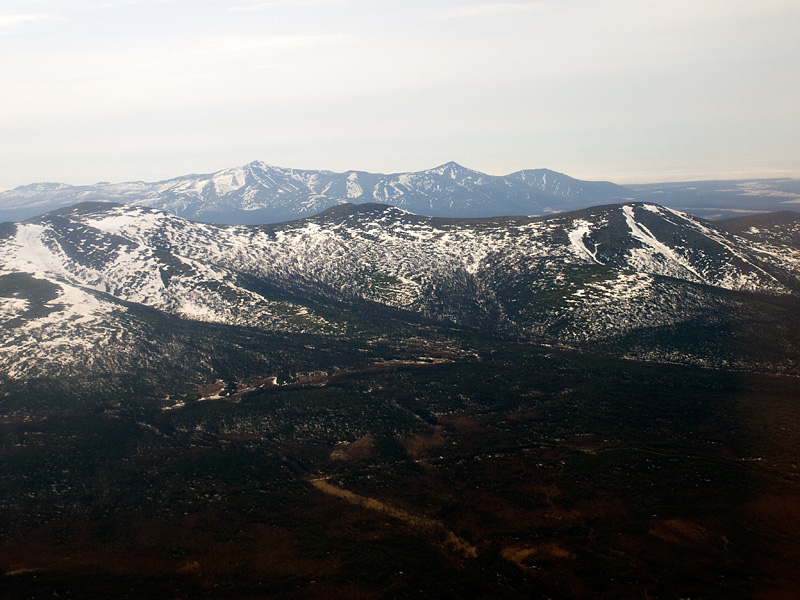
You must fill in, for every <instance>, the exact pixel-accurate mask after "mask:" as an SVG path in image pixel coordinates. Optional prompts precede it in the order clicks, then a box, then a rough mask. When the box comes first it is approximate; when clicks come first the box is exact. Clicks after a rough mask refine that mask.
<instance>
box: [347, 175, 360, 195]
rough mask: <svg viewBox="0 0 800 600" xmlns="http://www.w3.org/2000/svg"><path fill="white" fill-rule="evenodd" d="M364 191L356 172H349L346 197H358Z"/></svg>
mask: <svg viewBox="0 0 800 600" xmlns="http://www.w3.org/2000/svg"><path fill="white" fill-rule="evenodd" d="M363 193H364V190H363V189H362V188H361V185H360V184H359V183H358V173H350V174H349V175H348V176H347V197H348V198H350V199H353V198H359V197H360V196H361V195H362V194H363Z"/></svg>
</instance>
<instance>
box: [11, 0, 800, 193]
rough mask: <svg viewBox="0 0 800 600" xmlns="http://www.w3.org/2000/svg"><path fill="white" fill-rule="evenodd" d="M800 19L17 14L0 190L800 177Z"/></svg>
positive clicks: (88, 7)
mask: <svg viewBox="0 0 800 600" xmlns="http://www.w3.org/2000/svg"><path fill="white" fill-rule="evenodd" d="M798 32H800V2H798V0H759V1H757V2H756V1H755V0H668V1H667V0H665V1H661V0H653V1H649V0H552V1H551V0H542V1H539V2H513V1H512V2H470V1H468V0H464V1H456V0H452V1H450V0H425V1H421V0H420V1H417V0H403V1H399V0H398V1H395V0H369V1H366V0H364V1H362V0H267V1H261V0H73V1H70V2H64V1H63V0H2V2H0V81H2V87H0V90H1V91H2V100H1V101H0V140H1V141H2V144H0V152H1V153H2V162H1V163H0V165H2V166H1V167H0V189H9V188H11V187H15V186H17V185H21V184H27V183H32V182H39V181H61V182H66V183H73V184H85V183H94V182H96V181H101V180H106V181H128V180H137V179H141V180H148V181H149V180H158V179H166V178H170V177H174V176H178V175H183V174H187V173H205V172H213V171H216V170H219V169H223V168H227V167H232V166H238V165H242V164H245V163H248V162H251V161H253V160H263V161H266V162H267V163H270V164H273V165H278V166H284V167H296V168H308V169H328V170H333V171H345V170H349V169H357V170H366V171H378V172H384V173H393V172H401V171H415V170H422V169H426V168H430V167H434V166H436V165H439V164H441V163H444V162H447V161H449V160H455V161H456V162H458V163H460V164H462V165H464V166H467V167H470V168H473V169H477V170H480V171H484V172H487V173H492V174H506V173H510V172H513V171H516V170H519V169H525V168H539V167H546V168H550V169H554V170H557V171H561V172H564V173H567V174H569V175H572V176H574V177H578V178H581V179H605V180H611V181H615V182H618V183H632V182H648V181H668V180H672V181H675V180H694V179H704V178H732V177H737V176H741V177H754V176H786V175H788V176H795V177H800V37H798Z"/></svg>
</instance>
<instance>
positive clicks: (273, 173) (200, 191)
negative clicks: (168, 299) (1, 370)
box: [0, 162, 632, 224]
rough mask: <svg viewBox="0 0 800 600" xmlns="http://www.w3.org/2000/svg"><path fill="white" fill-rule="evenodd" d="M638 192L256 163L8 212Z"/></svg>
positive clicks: (40, 194) (47, 188) (542, 177)
mask: <svg viewBox="0 0 800 600" xmlns="http://www.w3.org/2000/svg"><path fill="white" fill-rule="evenodd" d="M631 196H632V194H631V193H630V192H629V191H628V190H626V189H625V188H623V187H620V186H618V185H615V184H613V183H606V182H588V181H579V180H577V179H573V178H571V177H568V176H566V175H562V174H561V173H556V172H554V171H549V170H547V169H535V170H525V171H519V172H517V173H512V174H511V175H507V176H504V177H501V176H493V175H486V174H484V173H480V172H478V171H473V170H471V169H466V168H464V167H462V166H460V165H457V164H456V163H453V162H450V163H447V164H445V165H441V166H439V167H437V168H435V169H429V170H427V171H421V172H417V173H397V174H392V175H383V174H376V173H367V172H363V171H348V172H346V173H333V172H331V171H310V170H297V169H286V168H281V167H274V166H270V165H267V164H265V163H263V162H253V163H250V164H249V165H246V166H244V167H237V168H233V169H225V170H223V171H219V172H217V173H212V174H209V175H187V176H183V177H177V178H175V179H170V180H167V181H160V182H156V183H145V182H132V183H119V184H112V183H98V184H95V185H90V186H68V185H64V184H51V183H45V184H34V185H29V186H23V187H19V188H16V189H14V190H10V191H7V192H3V193H0V219H7V220H21V219H25V218H28V217H31V216H35V215H39V214H42V213H44V212H47V211H48V210H53V209H56V208H59V207H63V206H69V205H72V204H75V203H78V202H89V201H91V202H121V203H126V204H131V205H134V206H146V207H150V208H156V209H159V210H163V211H166V212H169V213H171V214H174V215H178V216H182V217H184V218H187V219H192V220H195V221H203V222H207V223H227V224H258V223H273V222H278V221H286V220H290V219H297V218H301V217H306V216H311V215H313V214H316V213H318V212H320V211H321V210H324V209H326V208H329V207H331V206H335V205H337V204H342V203H355V204H361V203H365V202H382V203H385V204H391V205H394V206H398V207H400V208H403V209H405V210H408V211H410V212H413V213H416V214H422V215H429V216H448V217H485V216H496V215H543V214H548V213H552V212H560V211H564V210H572V209H575V208H581V207H585V206H590V205H594V204H601V203H608V202H611V201H620V200H621V199H623V198H630V197H631Z"/></svg>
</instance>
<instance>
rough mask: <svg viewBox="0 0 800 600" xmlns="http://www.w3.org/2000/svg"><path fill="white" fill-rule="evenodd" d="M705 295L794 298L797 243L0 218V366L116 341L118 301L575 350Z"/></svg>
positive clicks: (644, 222) (138, 212)
mask: <svg viewBox="0 0 800 600" xmlns="http://www.w3.org/2000/svg"><path fill="white" fill-rule="evenodd" d="M236 181H238V179H237V180H236ZM228 183H229V185H231V186H233V185H235V181H234V178H233V177H232V178H231V180H229V182H228ZM714 290H735V291H747V292H758V293H767V294H772V295H785V296H792V295H796V294H797V293H798V291H800V250H798V249H796V248H793V247H791V246H786V245H780V244H778V243H777V242H776V241H775V240H771V241H759V240H749V239H745V238H743V237H740V236H737V235H734V234H731V233H726V232H724V231H722V230H718V229H715V228H714V227H712V226H711V225H710V224H709V223H708V222H704V221H701V220H698V219H696V218H693V217H690V216H688V215H685V214H682V213H679V212H676V211H673V210H670V209H665V208H662V207H659V206H656V205H648V204H625V205H616V206H604V207H598V208H593V209H586V210H583V211H579V212H575V213H569V214H561V215H556V216H552V217H548V218H492V219H483V220H453V219H439V218H430V217H420V216H416V215H413V214H411V213H408V212H405V211H403V210H401V209H398V208H396V207H389V206H386V205H379V204H365V205H349V204H348V205H342V206H338V207H335V208H332V209H329V210H328V211H325V212H323V213H321V214H319V215H317V216H315V217H312V218H308V219H304V220H298V221H294V222H290V223H283V224H276V225H267V226H259V227H255V226H249V227H246V226H216V225H208V224H203V223H193V222H190V221H187V220H184V219H182V218H180V217H176V216H174V215H170V214H168V213H165V212H162V211H157V210H153V209H149V208H144V207H132V206H114V205H108V204H85V205H78V206H76V207H73V208H68V209H62V210H59V211H55V212H53V213H49V214H48V215H45V216H43V217H40V218H38V219H35V220H32V221H29V222H26V223H19V224H5V225H3V226H2V227H0V326H2V327H3V328H4V330H5V331H6V335H5V337H4V339H3V341H2V354H0V368H2V369H3V370H4V371H5V372H6V373H7V374H8V375H9V376H11V377H16V378H19V377H25V376H29V375H32V374H35V373H38V372H42V371H49V372H58V370H59V369H62V368H65V366H68V365H70V364H76V363H80V364H91V361H92V360H95V357H96V356H97V355H98V354H100V353H108V352H112V351H121V350H120V349H125V348H127V350H125V351H131V350H130V348H131V347H133V346H135V345H136V344H133V343H132V341H131V340H133V341H136V343H137V344H139V345H141V344H142V335H143V334H140V333H137V330H136V328H135V326H133V325H132V322H133V321H135V318H134V317H131V314H130V311H131V310H132V309H133V308H134V307H143V308H146V309H154V310H156V311H158V312H159V313H162V314H167V315H172V316H173V317H177V318H180V319H182V320H184V321H191V322H204V323H216V324H222V325H225V326H237V327H245V328H251V329H253V330H261V331H272V332H275V331H277V332H286V333H300V332H311V333H314V334H319V335H326V336H347V335H352V334H353V333H354V332H353V328H352V326H351V323H350V322H349V319H348V317H347V316H346V315H347V311H352V310H354V309H355V310H365V309H370V310H373V309H374V310H390V311H394V312H393V313H392V314H395V315H407V316H408V318H409V319H419V318H422V319H428V320H431V321H433V322H441V323H450V324H453V325H456V326H459V327H467V328H482V329H484V330H489V331H492V332H495V334H500V335H502V334H504V333H505V334H512V335H514V336H519V335H523V336H532V337H533V338H534V339H539V340H545V341H549V342H555V343H562V344H568V345H574V344H581V343H586V342H591V341H593V340H594V341H596V340H601V339H608V338H611V337H614V336H620V335H624V334H626V333H627V332H630V331H634V330H640V329H642V328H648V327H656V326H664V325H669V324H674V323H678V322H682V321H686V320H687V319H691V318H695V317H696V316H697V315H698V314H707V315H710V316H709V318H712V319H713V318H716V317H714V316H713V315H714V314H715V313H718V312H719V311H720V310H724V309H725V306H728V305H729V304H730V302H731V301H730V300H727V299H726V297H725V296H724V295H720V294H719V293H718V292H716V291H714ZM321 306H326V307H329V310H328V309H326V310H321V309H320V307H321ZM333 308H335V309H336V311H338V312H336V311H333ZM137 336H138V337H137Z"/></svg>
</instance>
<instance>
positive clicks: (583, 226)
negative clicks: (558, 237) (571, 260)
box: [567, 220, 603, 265]
mask: <svg viewBox="0 0 800 600" xmlns="http://www.w3.org/2000/svg"><path fill="white" fill-rule="evenodd" d="M575 225H577V227H576V228H575V229H573V230H572V231H570V232H569V233H568V234H567V237H569V241H570V244H571V249H572V251H573V252H574V253H575V255H576V256H578V257H580V258H585V259H588V260H591V261H593V262H595V263H597V264H598V265H600V264H603V263H601V262H600V261H599V260H597V244H595V246H594V252H592V251H590V250H589V249H588V248H587V247H586V244H584V243H583V240H584V238H585V237H586V236H588V235H589V234H590V233H591V231H592V230H591V223H589V221H583V220H580V221H575Z"/></svg>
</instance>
